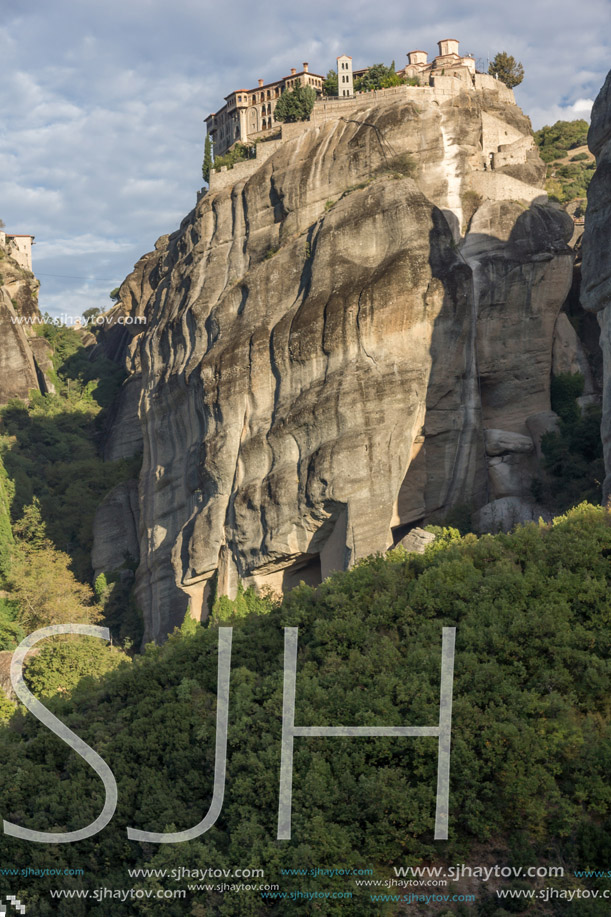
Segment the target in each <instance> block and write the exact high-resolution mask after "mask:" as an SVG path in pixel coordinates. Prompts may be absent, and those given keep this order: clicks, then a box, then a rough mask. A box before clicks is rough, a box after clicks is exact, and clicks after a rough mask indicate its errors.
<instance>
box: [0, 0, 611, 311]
mask: <svg viewBox="0 0 611 917" xmlns="http://www.w3.org/2000/svg"><path fill="white" fill-rule="evenodd" d="M608 12H609V6H608V0H582V2H581V3H580V7H579V15H578V16H576V13H575V6H574V3H573V2H572V0H571V2H569V0H553V2H552V0H539V2H538V3H534V4H533V3H532V2H526V0H514V2H513V3H512V4H509V5H497V6H495V5H494V4H490V3H489V2H484V0H470V2H469V3H466V2H464V0H430V2H429V3H427V4H424V5H422V4H421V5H417V4H410V5H407V4H405V2H404V0H387V2H386V3H385V4H383V5H380V4H377V5H376V4H371V3H366V2H364V0H339V2H337V3H335V4H329V3H328V2H323V0H310V2H309V3H308V4H303V5H298V4H292V5H289V6H287V4H286V3H285V2H280V0H260V2H259V3H258V4H256V5H253V4H251V3H247V2H246V0H225V2H224V3H223V4H221V5H219V4H212V3H211V2H210V0H208V2H204V3H202V2H201V0H174V2H173V3H172V4H171V5H168V4H167V2H166V0H129V2H125V0H106V3H105V4H104V5H101V4H94V3H83V2H82V0H54V2H53V3H49V2H48V0H29V2H28V4H27V5H19V9H18V10H17V11H16V12H15V11H11V10H10V9H9V8H8V7H7V6H6V5H4V12H3V22H2V25H1V26H0V60H2V80H1V81H0V107H1V110H2V112H3V119H2V126H0V211H1V212H0V217H2V218H3V219H4V221H5V222H6V224H7V227H8V228H9V229H12V230H13V231H21V232H32V233H33V234H34V235H36V241H37V243H38V245H37V248H36V249H35V255H34V258H35V267H36V266H38V267H39V269H40V271H39V272H40V274H41V280H42V282H43V283H42V288H41V297H40V301H41V306H42V307H43V309H49V310H50V309H51V308H60V307H65V305H66V304H67V303H70V307H71V308H73V307H74V308H76V307H77V306H79V307H80V306H81V305H82V308H88V307H89V306H90V305H100V304H101V303H100V301H99V297H102V299H103V300H106V299H107V294H108V290H109V289H111V288H112V286H116V285H117V283H118V282H120V281H121V280H122V279H123V277H124V276H125V275H126V273H128V272H129V271H130V270H131V267H132V265H133V264H134V262H135V261H136V260H137V259H138V258H139V257H140V256H141V255H142V254H143V253H144V252H146V251H148V250H150V249H151V248H152V246H153V244H154V242H155V239H156V238H157V237H158V236H159V235H162V234H163V233H166V232H171V231H172V230H173V229H175V228H176V227H177V226H178V225H179V224H180V221H181V219H182V218H183V216H184V215H185V214H186V213H187V212H188V211H189V210H190V209H191V208H192V207H193V205H194V203H195V193H196V190H197V188H198V187H199V186H200V185H201V159H202V151H203V140H204V125H203V123H202V121H203V118H204V117H205V116H206V115H207V114H208V113H209V112H210V111H213V110H216V109H217V108H218V107H219V106H220V105H221V104H222V100H223V97H224V96H225V95H226V94H227V93H228V92H229V91H230V90H231V89H232V88H237V87H238V86H242V85H246V86H252V85H254V84H255V83H256V80H257V78H258V77H259V76H262V77H264V78H265V79H272V78H274V77H276V76H279V75H282V74H286V73H288V72H289V70H290V67H292V66H299V65H300V64H301V62H302V61H304V60H308V61H309V62H310V66H311V69H312V70H314V71H317V72H321V73H326V72H327V70H328V69H329V68H330V67H332V66H333V65H334V61H335V57H336V55H337V54H338V53H339V52H345V53H348V54H351V55H352V56H353V58H354V61H355V64H357V65H365V64H367V63H372V62H375V61H380V60H382V61H386V62H390V60H392V59H393V58H394V59H395V60H396V62H397V65H400V64H401V63H402V62H403V61H404V60H405V54H406V52H407V51H409V50H411V49H412V48H414V47H423V48H425V49H427V50H428V51H429V52H430V53H434V52H435V48H436V41H437V40H438V39H439V38H443V37H445V36H446V35H455V36H456V37H457V38H459V39H460V40H461V42H462V48H463V50H469V51H472V52H473V53H474V54H475V55H476V56H477V57H480V58H487V57H492V56H494V54H495V53H496V52H497V51H500V50H506V51H508V52H509V53H511V54H513V55H514V56H515V57H517V58H518V59H519V60H521V61H522V63H523V64H524V68H525V72H526V77H525V80H524V82H523V84H522V85H521V86H519V87H518V89H517V91H516V97H517V99H518V103H519V104H520V105H521V106H522V107H523V108H524V110H525V111H526V113H527V114H529V115H530V116H531V118H532V120H533V123H534V126H535V127H540V126H542V125H543V124H544V123H553V121H555V120H558V119H559V118H578V117H587V115H588V110H589V106H590V105H591V100H592V99H593V98H594V97H595V95H596V93H597V91H598V89H599V87H600V86H601V85H602V83H603V80H604V77H605V75H606V70H607V68H608V62H609V56H610V55H609V38H608V34H609V30H608ZM11 17H12V18H11ZM8 125H10V129H9V128H8ZM43 274H44V276H43ZM51 275H62V276H51ZM71 278H74V279H71ZM113 278H114V279H113ZM96 297H98V299H97V300H96ZM106 304H107V303H106V302H104V305H106ZM79 311H82V309H81V308H79Z"/></svg>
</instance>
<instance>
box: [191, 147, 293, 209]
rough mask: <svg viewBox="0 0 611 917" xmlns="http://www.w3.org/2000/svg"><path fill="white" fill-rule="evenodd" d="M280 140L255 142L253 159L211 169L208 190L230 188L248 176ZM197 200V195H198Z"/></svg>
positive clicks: (273, 149)
mask: <svg viewBox="0 0 611 917" xmlns="http://www.w3.org/2000/svg"><path fill="white" fill-rule="evenodd" d="M281 143H282V140H266V141H264V142H262V143H257V145H256V147H255V150H256V156H255V158H254V159H245V160H244V162H237V163H236V164H235V165H234V166H232V167H231V168H227V166H223V167H222V168H221V169H219V171H218V172H215V171H214V170H212V172H211V173H210V191H220V190H221V189H222V188H231V186H232V185H235V183H236V182H238V181H240V180H242V179H246V178H249V177H250V176H251V175H253V174H254V173H255V172H256V171H257V169H258V168H259V167H260V166H261V165H263V163H264V162H265V160H266V159H269V157H270V156H272V155H273V153H275V152H276V150H277V149H278V147H279V146H280V145H281ZM198 200H199V196H198Z"/></svg>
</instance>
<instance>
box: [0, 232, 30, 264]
mask: <svg viewBox="0 0 611 917" xmlns="http://www.w3.org/2000/svg"><path fill="white" fill-rule="evenodd" d="M33 244H34V236H27V235H15V233H12V232H4V231H3V230H2V229H0V248H3V249H4V250H5V252H6V253H7V255H9V257H10V258H12V259H13V261H16V262H17V264H18V265H19V266H20V267H23V268H25V269H26V271H31V270H32V245H33Z"/></svg>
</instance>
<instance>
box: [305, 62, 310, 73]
mask: <svg viewBox="0 0 611 917" xmlns="http://www.w3.org/2000/svg"><path fill="white" fill-rule="evenodd" d="M309 66H310V65H309V64H308V62H307V60H304V62H303V69H304V72H305V73H307V72H308V67H309Z"/></svg>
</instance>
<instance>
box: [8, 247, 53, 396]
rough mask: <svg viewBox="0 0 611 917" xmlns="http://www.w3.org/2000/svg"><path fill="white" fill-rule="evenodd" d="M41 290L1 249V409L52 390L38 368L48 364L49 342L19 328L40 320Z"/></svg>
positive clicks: (27, 330) (25, 327)
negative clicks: (33, 393)
mask: <svg viewBox="0 0 611 917" xmlns="http://www.w3.org/2000/svg"><path fill="white" fill-rule="evenodd" d="M38 287H39V283H38V281H37V280H36V278H35V277H34V275H33V274H32V273H30V271H27V270H25V269H24V268H22V267H20V265H19V264H17V262H16V261H14V260H13V258H11V257H10V255H9V254H8V252H7V251H6V250H5V249H4V247H1V246H0V405H3V404H7V402H8V401H10V400H11V398H21V399H23V400H27V398H28V396H29V393H30V392H31V391H32V390H35V391H47V390H48V388H47V385H46V383H45V380H44V376H43V373H42V370H41V368H40V367H39V365H38V363H40V364H41V365H43V366H44V364H45V362H46V361H47V360H48V354H47V352H46V348H47V345H46V342H45V341H43V340H42V339H41V338H35V337H33V336H32V326H31V325H28V324H26V323H24V324H19V319H28V318H29V319H31V318H33V317H34V316H38V314H39V313H38ZM37 361H38V362H37Z"/></svg>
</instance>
